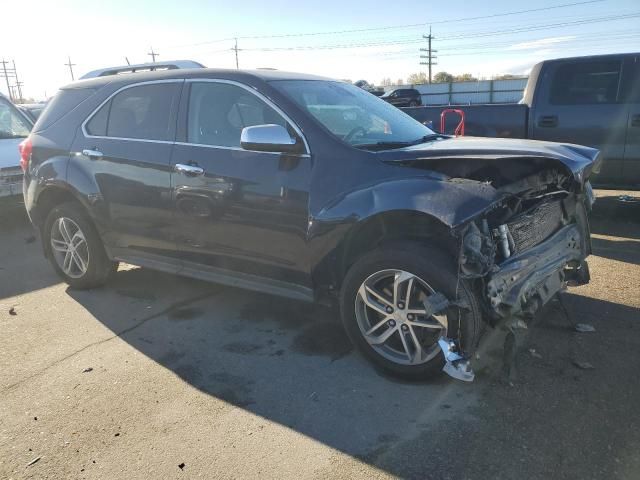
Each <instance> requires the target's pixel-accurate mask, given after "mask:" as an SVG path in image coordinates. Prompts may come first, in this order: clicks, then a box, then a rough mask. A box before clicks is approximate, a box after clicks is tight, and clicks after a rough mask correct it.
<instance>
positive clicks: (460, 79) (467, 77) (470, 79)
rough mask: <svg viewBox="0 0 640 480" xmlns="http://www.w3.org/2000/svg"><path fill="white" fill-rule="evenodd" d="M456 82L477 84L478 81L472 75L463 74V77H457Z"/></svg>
mask: <svg viewBox="0 0 640 480" xmlns="http://www.w3.org/2000/svg"><path fill="white" fill-rule="evenodd" d="M454 81H456V82H477V81H478V79H477V78H476V77H474V76H473V75H471V74H470V73H463V74H461V75H456V76H455V77H454Z"/></svg>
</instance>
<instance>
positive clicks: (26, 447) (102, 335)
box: [0, 191, 640, 480]
mask: <svg viewBox="0 0 640 480" xmlns="http://www.w3.org/2000/svg"><path fill="white" fill-rule="evenodd" d="M597 193H598V196H599V200H598V203H597V210H596V212H595V213H594V216H593V218H592V229H593V245H594V255H593V256H592V257H591V258H590V266H591V273H592V282H591V283H590V284H589V285H587V286H584V287H579V288H572V289H569V290H568V291H567V292H565V293H563V294H562V296H561V301H558V300H554V301H552V302H551V303H549V304H548V305H547V307H546V308H545V309H544V311H542V312H541V313H540V315H539V316H538V318H537V319H536V323H535V325H533V326H532V327H531V328H530V329H529V335H528V338H527V341H526V344H525V346H524V347H523V348H522V350H521V351H520V354H519V356H518V369H519V376H518V379H517V380H516V381H515V382H514V383H513V384H511V385H509V384H508V383H505V382H503V381H502V377H501V376H500V373H499V372H500V368H499V367H500V357H501V345H500V341H499V338H500V332H499V331H489V332H488V334H487V336H486V339H485V341H484V342H483V345H482V349H481V359H480V361H481V363H480V364H479V366H478V370H477V377H476V381H475V382H474V383H472V384H462V383H459V382H456V381H453V380H451V379H449V378H447V377H442V378H439V379H436V380H435V381H431V382H428V383H418V384H415V383H402V382H398V381H394V380H393V379H389V378H387V377H384V376H381V375H379V374H377V373H376V372H375V371H374V370H373V369H372V368H371V367H370V366H369V365H368V364H367V363H366V362H365V361H364V360H363V359H362V358H361V357H360V356H359V355H358V354H356V353H355V352H353V351H352V348H351V346H350V344H349V343H348V341H347V339H346V337H345V335H344V334H343V332H342V330H341V329H340V327H339V325H338V324H337V318H336V316H335V314H334V313H333V312H332V311H330V310H327V309H325V308H322V307H315V306H310V305H306V304H301V303H298V302H294V301H288V300H282V299H279V298H274V297H268V296H264V295H258V294H254V293H249V292H245V291H242V290H237V289H232V288H226V287H221V286H217V285H212V284H207V283H203V282H198V281H193V280H189V279H183V278H179V277H175V276H171V275H165V274H161V273H156V272H152V271H149V270H143V269H138V268H133V267H121V269H120V271H119V272H118V274H117V275H116V278H115V279H114V281H113V282H111V283H110V284H109V285H108V286H107V287H105V288H102V289H98V290H93V291H83V292H80V291H73V290H70V289H69V288H67V286H66V285H64V284H61V283H59V280H58V278H57V277H56V276H55V275H54V273H53V271H52V269H51V268H50V267H49V265H48V264H47V263H46V261H45V260H44V259H43V257H42V255H41V248H40V245H39V243H38V241H36V240H35V237H34V236H33V232H32V230H31V228H30V226H29V224H28V222H27V220H26V219H25V216H24V214H23V213H22V210H21V209H20V208H11V207H10V206H7V205H3V207H2V209H1V210H0V245H2V248H1V251H0V332H1V335H0V478H3V479H4V478H14V479H22V478H47V479H66V478H104V479H112V478H127V479H138V478H140V479H146V478H162V479H171V478H199V477H200V478H229V479H230V478H257V477H260V478H288V477H291V478H318V479H320V478H322V479H324V478H367V479H369V478H388V477H406V478H434V479H449V478H450V479H456V480H458V479H489V478H491V479H502V478H504V479H515V478H518V479H524V478H536V479H537V478H540V479H548V478H566V479H573V478H575V479H590V478H594V479H600V478H602V479H638V478H640V414H639V413H638V411H637V403H638V399H639V398H640V383H639V382H638V378H639V375H638V367H639V366H640V361H639V358H640V356H639V354H638V351H640V280H639V279H640V204H636V205H633V204H623V203H621V202H618V201H617V196H618V195H620V194H621V193H625V192H611V191H598V192H597ZM626 193H629V194H630V195H635V196H636V197H640V195H638V194H637V193H632V192H626ZM572 322H583V323H588V324H591V325H593V326H594V327H595V329H596V331H595V332H593V333H582V334H579V333H576V332H574V331H573V329H572ZM579 365H581V366H582V367H589V366H590V367H592V368H581V367H580V366H579Z"/></svg>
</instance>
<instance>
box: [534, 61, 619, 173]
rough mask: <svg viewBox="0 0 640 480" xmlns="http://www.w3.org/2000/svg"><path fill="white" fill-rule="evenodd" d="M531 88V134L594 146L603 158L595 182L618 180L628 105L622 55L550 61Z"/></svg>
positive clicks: (542, 138)
mask: <svg viewBox="0 0 640 480" xmlns="http://www.w3.org/2000/svg"><path fill="white" fill-rule="evenodd" d="M543 76H544V77H543V79H541V80H542V82H541V85H545V88H543V89H542V91H540V92H537V94H536V97H537V99H536V103H535V106H534V112H535V117H534V118H533V122H534V125H533V138H535V139H536V140H548V141H551V142H563V143H576V144H578V145H586V146H588V147H594V148H597V149H598V150H600V151H601V152H602V158H603V164H602V169H601V172H600V174H599V175H597V176H594V177H593V179H592V180H593V181H594V183H597V184H610V183H619V182H621V181H622V163H623V158H624V146H625V137H626V131H627V105H626V104H625V103H624V99H623V98H621V94H622V92H621V88H620V86H621V79H622V59H614V60H610V59H605V60H583V61H575V60H572V61H571V62H568V63H557V64H555V63H551V64H550V66H549V67H548V68H547V69H546V71H544V72H543Z"/></svg>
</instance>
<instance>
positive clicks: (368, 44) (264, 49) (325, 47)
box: [239, 12, 640, 52]
mask: <svg viewBox="0 0 640 480" xmlns="http://www.w3.org/2000/svg"><path fill="white" fill-rule="evenodd" d="M637 17H640V12H632V13H628V14H624V15H610V16H608V17H597V18H588V19H583V20H575V21H571V22H559V23H549V24H538V25H530V26H524V27H517V28H513V29H507V30H493V31H484V32H475V33H474V32H471V33H465V34H455V35H450V36H447V37H442V38H440V41H443V42H444V41H449V40H459V39H466V38H471V37H473V38H477V37H490V36H496V35H506V34H512V33H525V32H531V31H538V30H547V29H554V28H564V27H571V26H576V25H586V24H592V23H602V22H610V21H615V20H626V19H629V18H637ZM239 38H240V37H239ZM422 41H423V40H422V39H419V38H416V39H413V40H400V41H399V40H391V41H381V42H360V43H348V44H329V45H308V46H293V47H260V48H246V49H245V50H248V51H260V52H270V51H291V50H333V49H340V48H361V47H375V46H383V45H409V44H415V43H420V42H422Z"/></svg>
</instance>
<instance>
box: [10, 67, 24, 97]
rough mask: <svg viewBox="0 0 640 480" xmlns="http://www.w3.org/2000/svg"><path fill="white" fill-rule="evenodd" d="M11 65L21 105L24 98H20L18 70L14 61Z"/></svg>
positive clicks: (20, 88) (20, 83)
mask: <svg viewBox="0 0 640 480" xmlns="http://www.w3.org/2000/svg"><path fill="white" fill-rule="evenodd" d="M12 63H13V75H14V76H15V77H16V87H17V88H18V95H19V96H20V102H21V103H22V100H23V99H24V97H23V96H22V85H23V83H22V82H21V81H20V80H18V70H17V69H16V61H15V60H12Z"/></svg>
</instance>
